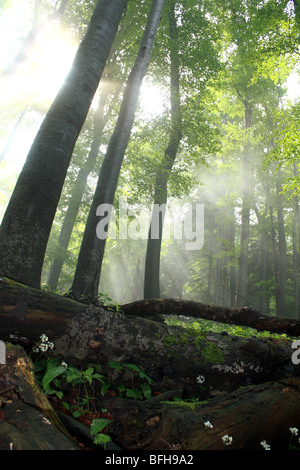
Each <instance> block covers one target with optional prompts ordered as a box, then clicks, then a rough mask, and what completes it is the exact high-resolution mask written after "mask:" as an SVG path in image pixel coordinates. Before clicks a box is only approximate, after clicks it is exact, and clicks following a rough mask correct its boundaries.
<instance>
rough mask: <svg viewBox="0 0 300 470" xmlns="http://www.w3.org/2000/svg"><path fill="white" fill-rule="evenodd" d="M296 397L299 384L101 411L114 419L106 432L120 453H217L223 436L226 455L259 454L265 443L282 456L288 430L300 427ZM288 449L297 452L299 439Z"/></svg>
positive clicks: (114, 405) (115, 404) (117, 403)
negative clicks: (227, 441) (228, 439)
mask: <svg viewBox="0 0 300 470" xmlns="http://www.w3.org/2000/svg"><path fill="white" fill-rule="evenodd" d="M299 394H300V379H299V378H298V379H289V380H287V379H285V380H280V381H276V382H268V383H265V384H261V385H255V386H248V387H246V388H243V389H239V390H236V391H234V392H231V393H230V394H227V395H226V396H224V397H222V398H214V399H209V400H206V401H203V402H198V403H196V402H190V403H188V402H186V401H185V402H184V401H182V402H180V401H178V402H175V401H174V402H172V401H171V402H169V401H166V400H158V399H159V398H160V397H157V398H156V399H153V400H149V401H147V402H144V403H141V402H133V401H129V400H121V399H120V400H114V401H112V402H111V403H107V404H106V406H107V408H108V409H109V410H110V413H111V414H112V415H113V416H114V420H113V421H112V423H111V425H110V428H109V429H110V432H111V434H112V435H113V436H114V439H115V441H116V442H118V443H119V444H121V445H122V447H123V448H124V449H125V450H139V449H142V450H162V451H166V452H169V454H168V455H170V451H176V450H177V451H180V450H185V451H188V450H222V449H223V448H225V446H224V442H223V440H222V437H223V436H225V435H228V436H230V437H232V443H231V444H230V445H229V446H228V447H227V449H228V450H263V447H262V445H261V442H262V441H266V442H267V444H269V445H270V447H271V450H273V451H274V450H281V451H287V450H288V449H289V446H290V443H291V437H292V436H291V433H290V431H289V428H290V427H296V428H298V429H299V427H300V400H299ZM205 423H207V424H206V425H205ZM208 423H210V424H211V425H212V427H210V426H208ZM292 444H293V445H295V446H296V447H297V448H299V447H300V446H299V443H298V438H294V442H292ZM171 455H172V454H171ZM179 455H180V454H179Z"/></svg>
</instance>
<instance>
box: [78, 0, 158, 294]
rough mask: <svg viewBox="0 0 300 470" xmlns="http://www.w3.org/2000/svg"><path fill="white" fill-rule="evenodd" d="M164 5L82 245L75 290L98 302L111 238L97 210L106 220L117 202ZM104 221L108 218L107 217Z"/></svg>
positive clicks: (132, 79)
mask: <svg viewBox="0 0 300 470" xmlns="http://www.w3.org/2000/svg"><path fill="white" fill-rule="evenodd" d="M164 3H165V2H164V0H154V1H153V3H152V7H151V12H150V15H149V19H148V21H147V24H146V28H145V32H144V34H143V38H142V41H141V44H140V48H139V51H138V54H137V58H136V61H135V64H134V66H133V68H132V71H131V73H130V75H129V78H128V81H127V85H126V89H125V92H124V97H123V101H122V104H121V109H120V113H119V117H118V120H117V123H116V126H115V129H114V132H113V135H112V137H111V139H110V143H109V146H108V149H107V152H106V155H105V158H104V161H103V163H102V167H101V171H100V175H99V178H98V183H97V187H96V190H95V194H94V199H93V202H92V205H91V209H90V212H89V216H88V220H87V223H86V228H85V232H84V235H83V239H82V243H81V249H80V253H79V256H78V261H77V266H76V271H75V276H74V280H73V285H72V290H76V291H77V292H79V293H80V294H81V295H84V296H87V295H89V296H91V297H93V298H95V299H97V296H98V287H99V281H100V274H101V266H102V260H103V256H104V250H105V244H106V238H107V231H106V230H105V233H101V234H100V235H98V236H96V226H97V224H96V213H97V208H98V207H99V206H102V208H103V209H104V207H106V210H105V211H104V212H105V213H104V214H100V216H102V217H101V220H103V216H104V215H105V214H107V212H109V210H111V208H112V204H113V202H114V196H115V192H116V188H117V184H118V179H119V175H120V171H121V167H122V163H123V158H124V155H125V151H126V148H127V145H128V141H129V138H130V134H131V130H132V126H133V123H134V118H135V112H136V107H137V103H138V98H139V91H140V87H141V84H142V81H143V78H144V76H145V74H146V71H147V68H148V65H149V62H150V58H151V54H152V49H153V45H154V41H155V38H156V33H157V29H158V26H159V23H160V19H161V15H162V10H163V6H164ZM109 215H110V214H109ZM104 219H107V216H105V217H104ZM108 224H109V222H107V224H105V226H106V227H107V226H108ZM102 232H103V230H102Z"/></svg>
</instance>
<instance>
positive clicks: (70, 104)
mask: <svg viewBox="0 0 300 470" xmlns="http://www.w3.org/2000/svg"><path fill="white" fill-rule="evenodd" d="M126 3H127V1H126V0H116V1H114V2H110V1H108V0H100V1H99V2H98V4H97V6H96V7H95V10H94V13H93V15H92V18H91V20H90V23H89V27H88V29H87V32H86V35H85V37H84V39H83V40H82V42H81V44H80V46H79V48H78V51H77V54H76V56H75V59H74V62H73V65H72V68H71V71H70V73H69V75H68V77H67V79H66V81H65V83H64V85H63V86H62V88H61V89H60V91H59V93H58V95H57V96H56V98H55V100H54V102H53V104H52V106H51V107H50V109H49V111H48V113H47V115H46V117H45V119H44V121H43V123H42V125H41V127H40V129H39V131H38V133H37V135H36V138H35V140H34V142H33V144H32V147H31V149H30V151H29V154H28V157H27V160H26V162H25V165H24V167H23V169H22V171H21V173H20V175H19V178H18V181H17V184H16V186H15V189H14V192H13V194H12V196H11V199H10V202H9V205H8V207H7V210H6V213H5V215H4V218H3V221H2V224H1V228H0V249H1V253H2V256H1V261H0V272H1V273H2V274H6V275H7V276H9V277H11V278H13V279H15V280H18V281H20V282H22V283H24V284H27V285H30V286H35V287H38V286H39V285H40V277H41V270H42V265H43V260H44V255H45V250H46V246H47V241H48V237H49V233H50V230H51V225H52V222H53V219H54V216H55V211H56V208H57V204H58V201H59V197H60V194H61V190H62V186H63V183H64V180H65V176H66V172H67V169H68V166H69V163H70V159H71V156H72V151H73V148H74V145H75V143H76V140H77V138H78V135H79V132H80V130H81V127H82V125H83V123H84V121H85V118H86V115H87V113H88V110H89V108H90V104H91V102H92V99H93V97H94V94H95V92H96V89H97V87H98V84H99V80H100V78H101V75H102V72H103V69H104V67H105V63H106V60H107V58H108V55H109V51H110V48H111V45H112V42H113V40H114V37H115V34H116V32H117V28H118V25H119V22H120V20H121V17H122V14H123V11H124V8H125V6H126Z"/></svg>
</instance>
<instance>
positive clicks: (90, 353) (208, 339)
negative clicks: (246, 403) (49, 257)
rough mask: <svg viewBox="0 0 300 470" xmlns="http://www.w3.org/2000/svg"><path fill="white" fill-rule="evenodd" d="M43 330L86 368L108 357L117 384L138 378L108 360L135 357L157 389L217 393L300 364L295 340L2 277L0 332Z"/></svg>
mask: <svg viewBox="0 0 300 470" xmlns="http://www.w3.org/2000/svg"><path fill="white" fill-rule="evenodd" d="M190 313H191V314H192V313H193V312H192V311H191V312H190ZM41 334H46V335H47V336H48V337H49V339H50V340H51V341H53V342H54V343H55V348H54V350H53V351H51V353H49V354H52V355H54V356H56V357H58V358H61V360H64V361H66V362H68V363H70V364H72V365H74V366H78V367H83V368H84V367H86V366H87V365H88V364H101V366H102V367H103V371H104V372H105V373H106V374H107V377H108V381H109V382H110V383H112V384H114V383H117V382H118V381H119V382H120V381H122V382H125V384H126V383H127V382H128V383H129V385H131V384H132V380H133V379H134V380H138V378H133V377H132V373H130V374H127V375H126V373H125V372H124V370H123V371H116V370H111V368H109V367H108V366H107V363H108V361H118V362H121V363H133V364H136V365H137V366H138V367H140V368H141V369H142V370H143V371H144V372H146V373H147V374H148V375H149V376H150V377H151V379H152V381H153V384H152V389H153V391H155V392H159V393H161V392H164V391H167V390H172V389H178V388H182V389H183V390H184V397H191V396H196V397H202V398H206V397H211V396H216V395H220V394H222V393H227V392H230V391H233V390H236V389H237V388H238V387H243V386H247V385H250V384H258V383H263V382H265V381H270V380H278V379H280V378H284V377H292V376H296V375H297V374H298V372H299V370H298V369H299V366H297V365H295V364H293V362H292V360H291V357H292V353H293V350H292V343H291V341H289V340H273V339H270V338H265V339H259V338H256V337H251V338H242V337H235V336H230V335H228V334H225V333H224V334H222V333H207V332H195V331H192V330H187V329H184V328H179V327H173V326H170V325H167V324H165V323H162V322H157V321H155V320H152V319H149V318H145V317H136V316H129V315H127V314H123V313H118V312H115V313H113V312H110V311H107V310H105V309H104V308H102V307H99V306H95V305H91V304H90V305H84V304H82V303H79V302H75V301H74V300H71V299H68V298H63V297H60V296H58V295H54V294H49V293H46V292H42V291H38V290H36V289H32V288H26V287H24V286H19V285H15V284H11V283H9V282H6V283H5V282H1V283H0V339H2V340H4V341H14V342H16V343H21V344H25V345H28V346H29V345H30V344H32V343H33V342H35V341H37V340H38V339H39V336H40V335H41ZM126 381H127V382H126ZM203 381H204V382H203ZM199 382H200V383H199ZM201 382H203V383H201Z"/></svg>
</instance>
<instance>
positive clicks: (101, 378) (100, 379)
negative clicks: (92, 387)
mask: <svg viewBox="0 0 300 470" xmlns="http://www.w3.org/2000/svg"><path fill="white" fill-rule="evenodd" d="M93 379H96V380H99V381H100V382H103V381H104V375H101V374H94V375H93Z"/></svg>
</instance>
